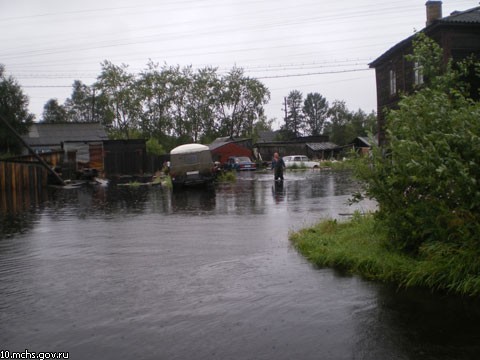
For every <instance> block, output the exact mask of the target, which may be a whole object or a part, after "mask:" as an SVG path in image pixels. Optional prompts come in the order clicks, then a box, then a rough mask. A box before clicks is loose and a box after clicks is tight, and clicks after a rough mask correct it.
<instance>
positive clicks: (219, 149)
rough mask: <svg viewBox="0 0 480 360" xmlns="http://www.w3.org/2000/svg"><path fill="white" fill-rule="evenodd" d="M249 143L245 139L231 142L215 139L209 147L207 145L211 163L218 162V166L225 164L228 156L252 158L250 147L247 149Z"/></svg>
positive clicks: (227, 139)
mask: <svg viewBox="0 0 480 360" xmlns="http://www.w3.org/2000/svg"><path fill="white" fill-rule="evenodd" d="M248 145H249V142H248V141H245V139H241V140H231V139H230V138H226V139H223V138H222V139H217V140H215V141H214V142H213V143H211V144H210V145H208V147H209V149H210V151H211V153H212V159H213V161H218V162H219V163H220V164H222V165H223V164H225V163H226V162H227V160H228V158H229V157H230V156H248V157H249V158H250V159H252V157H253V152H252V149H251V147H248Z"/></svg>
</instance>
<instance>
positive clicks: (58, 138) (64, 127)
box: [22, 123, 108, 146]
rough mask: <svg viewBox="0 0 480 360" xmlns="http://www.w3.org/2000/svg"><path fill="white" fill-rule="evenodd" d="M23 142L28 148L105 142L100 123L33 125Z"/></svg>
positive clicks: (105, 135) (105, 138)
mask: <svg viewBox="0 0 480 360" xmlns="http://www.w3.org/2000/svg"><path fill="white" fill-rule="evenodd" d="M22 138H23V140H24V141H25V142H26V143H27V144H28V145H30V146H59V145H60V144H61V143H62V142H93V141H102V140H107V139H108V136H107V133H106V132H105V129H104V128H103V126H102V125H100V123H64V124H45V123H34V124H32V125H31V126H30V129H29V132H28V134H27V135H24V136H22Z"/></svg>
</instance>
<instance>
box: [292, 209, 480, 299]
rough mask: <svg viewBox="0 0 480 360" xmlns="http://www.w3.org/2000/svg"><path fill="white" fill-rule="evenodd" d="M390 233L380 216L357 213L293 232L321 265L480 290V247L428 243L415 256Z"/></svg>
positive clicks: (401, 282)
mask: <svg viewBox="0 0 480 360" xmlns="http://www.w3.org/2000/svg"><path fill="white" fill-rule="evenodd" d="M388 233H389V232H388V230H387V229H385V227H383V224H382V223H379V222H378V221H376V219H375V218H374V216H371V215H366V216H362V215H360V214H358V213H356V214H354V215H353V217H352V219H351V220H350V221H347V222H338V221H336V220H324V221H322V222H320V223H318V224H317V225H315V226H313V227H310V228H306V229H303V230H301V231H298V232H295V233H291V234H290V240H291V241H292V243H293V244H294V246H295V247H296V248H297V249H298V250H299V252H300V253H301V254H302V255H304V256H305V257H306V258H307V259H308V260H309V261H311V262H312V263H314V264H316V265H317V266H319V267H332V268H335V269H339V270H342V271H345V272H347V273H351V274H359V275H362V276H363V277H365V278H367V279H371V280H376V281H382V282H391V283H394V284H397V285H398V286H399V287H426V288H429V289H433V290H440V291H446V292H451V293H456V294H462V295H470V296H478V295H479V294H480V263H479V262H478V258H479V256H480V249H479V248H478V246H469V247H464V246H463V247H462V246H458V245H456V244H447V243H440V242H434V243H425V244H423V245H422V246H421V247H420V248H419V252H418V254H417V255H416V256H415V257H412V256H408V255H406V254H405V253H403V252H400V251H398V250H397V249H395V248H392V247H391V244H390V242H389V241H387V239H388V236H389V235H388Z"/></svg>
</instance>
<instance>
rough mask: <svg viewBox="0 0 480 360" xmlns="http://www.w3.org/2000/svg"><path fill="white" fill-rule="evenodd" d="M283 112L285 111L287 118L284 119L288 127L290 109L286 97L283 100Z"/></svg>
mask: <svg viewBox="0 0 480 360" xmlns="http://www.w3.org/2000/svg"><path fill="white" fill-rule="evenodd" d="M283 110H284V111H285V117H284V120H285V125H287V117H288V108H287V97H286V96H285V97H284V98H283Z"/></svg>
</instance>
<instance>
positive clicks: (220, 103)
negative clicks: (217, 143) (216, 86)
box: [216, 67, 270, 137]
mask: <svg viewBox="0 0 480 360" xmlns="http://www.w3.org/2000/svg"><path fill="white" fill-rule="evenodd" d="M220 91H221V93H220V95H219V97H218V99H216V115H217V118H218V119H219V130H220V131H219V132H220V134H221V135H223V136H231V137H237V136H251V135H252V133H253V125H254V122H255V121H256V120H258V119H259V118H261V116H262V115H263V105H265V104H266V103H267V102H268V100H269V99H270V92H269V91H268V89H267V87H266V86H265V85H263V84H262V83H261V82H260V81H258V80H256V79H252V78H249V77H246V76H245V75H244V71H243V69H241V68H237V67H234V68H233V69H232V70H231V71H230V72H229V73H228V74H227V75H226V76H224V77H223V78H222V79H221V82H220Z"/></svg>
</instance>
